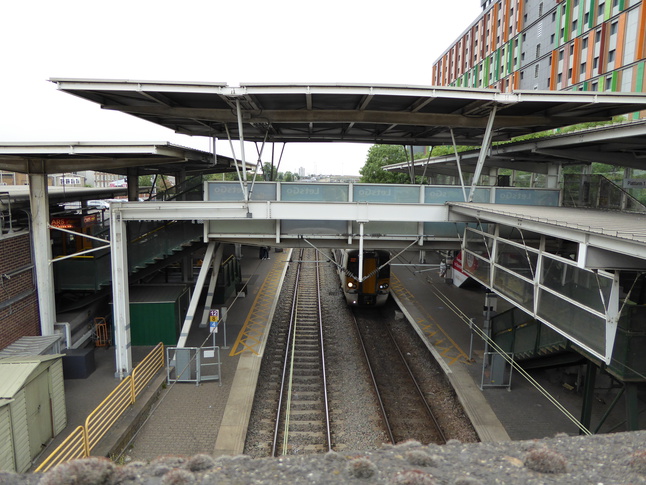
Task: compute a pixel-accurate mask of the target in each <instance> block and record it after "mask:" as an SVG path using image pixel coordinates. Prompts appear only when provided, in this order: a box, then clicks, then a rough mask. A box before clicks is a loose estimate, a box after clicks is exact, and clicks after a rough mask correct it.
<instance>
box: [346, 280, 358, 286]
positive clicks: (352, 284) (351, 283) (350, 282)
mask: <svg viewBox="0 0 646 485" xmlns="http://www.w3.org/2000/svg"><path fill="white" fill-rule="evenodd" d="M356 286H357V285H356V284H355V283H354V282H352V281H348V288H356Z"/></svg>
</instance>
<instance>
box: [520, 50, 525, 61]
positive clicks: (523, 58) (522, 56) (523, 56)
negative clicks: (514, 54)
mask: <svg viewBox="0 0 646 485" xmlns="http://www.w3.org/2000/svg"><path fill="white" fill-rule="evenodd" d="M520 60H521V61H524V60H525V53H524V52H521V53H520Z"/></svg>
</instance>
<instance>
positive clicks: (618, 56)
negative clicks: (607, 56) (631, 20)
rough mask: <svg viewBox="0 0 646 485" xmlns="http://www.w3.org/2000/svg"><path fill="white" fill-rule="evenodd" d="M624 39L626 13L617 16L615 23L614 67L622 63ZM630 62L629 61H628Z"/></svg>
mask: <svg viewBox="0 0 646 485" xmlns="http://www.w3.org/2000/svg"><path fill="white" fill-rule="evenodd" d="M625 41H626V13H625V12H624V13H622V14H621V15H620V16H619V25H617V51H616V52H615V67H614V68H615V69H617V68H618V67H621V66H623V65H624V62H623V59H624V47H625V46H624V42H625ZM629 62H630V61H629Z"/></svg>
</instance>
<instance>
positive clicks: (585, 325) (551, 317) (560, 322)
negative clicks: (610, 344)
mask: <svg viewBox="0 0 646 485" xmlns="http://www.w3.org/2000/svg"><path fill="white" fill-rule="evenodd" d="M539 298H540V304H539V306H538V315H539V316H540V317H541V318H544V319H545V320H546V321H548V322H550V323H551V324H552V325H554V326H555V327H557V328H559V329H561V330H562V331H563V332H564V333H565V334H567V335H569V336H571V337H572V338H574V339H576V340H578V341H579V342H581V343H583V344H584V345H587V346H588V347H589V348H591V349H592V350H594V351H595V352H597V353H599V354H600V355H605V345H606V322H605V319H603V318H599V317H598V316H596V315H593V314H592V313H590V312H589V311H586V310H585V308H582V307H580V306H578V305H574V304H572V303H570V302H569V301H567V300H563V299H562V298H559V297H558V296H556V295H554V294H552V293H550V292H548V291H547V290H541V292H540V297H539Z"/></svg>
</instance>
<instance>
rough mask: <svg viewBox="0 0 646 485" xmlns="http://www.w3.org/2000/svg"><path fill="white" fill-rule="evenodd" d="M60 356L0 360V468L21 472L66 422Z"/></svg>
mask: <svg viewBox="0 0 646 485" xmlns="http://www.w3.org/2000/svg"><path fill="white" fill-rule="evenodd" d="M61 358H62V355H60V354H49V355H31V356H20V357H6V358H3V359H0V467H1V468H0V469H1V470H9V471H16V472H18V473H23V472H25V471H27V470H28V469H29V467H30V466H31V463H32V460H33V458H34V457H36V456H37V455H38V454H39V453H40V452H41V450H42V447H43V445H45V444H46V443H47V442H48V441H49V440H51V439H52V438H53V437H54V436H56V434H58V433H60V432H61V431H62V430H63V429H64V428H65V426H66V425H67V412H66V406H65V390H64V382H63V365H62V360H61Z"/></svg>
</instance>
